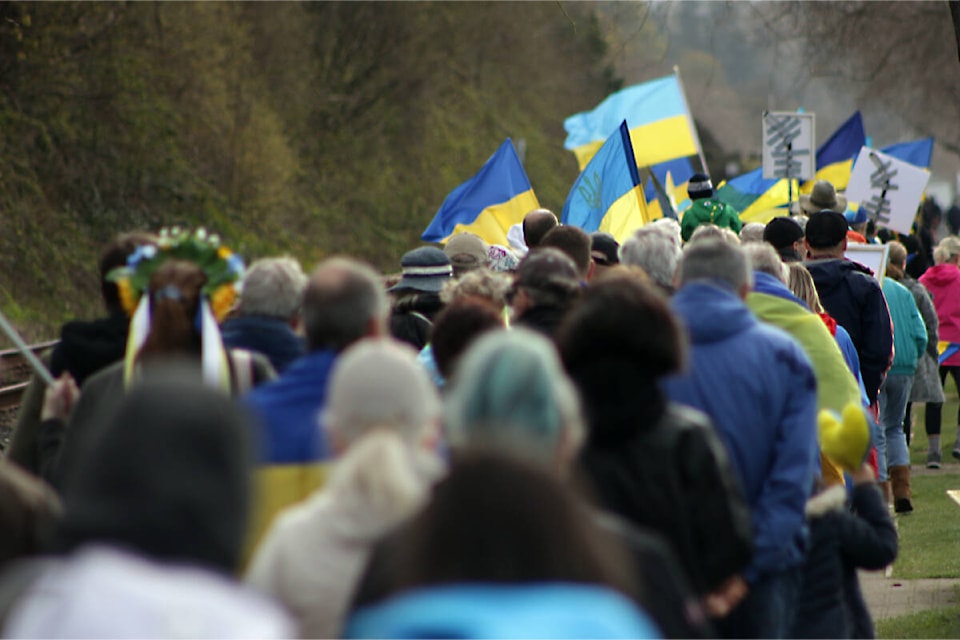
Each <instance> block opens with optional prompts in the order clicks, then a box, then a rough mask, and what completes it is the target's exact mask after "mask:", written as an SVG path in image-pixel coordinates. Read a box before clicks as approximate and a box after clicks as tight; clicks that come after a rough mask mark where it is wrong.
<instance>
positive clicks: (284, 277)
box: [239, 256, 307, 320]
mask: <svg viewBox="0 0 960 640" xmlns="http://www.w3.org/2000/svg"><path fill="white" fill-rule="evenodd" d="M306 286H307V276H306V275H305V274H304V273H303V269H302V268H301V267H300V263H299V262H297V260H296V259H295V258H292V257H290V256H279V257H275V258H261V259H260V260H257V261H255V262H254V263H253V264H252V265H250V268H249V269H248V270H247V273H246V274H245V275H244V277H243V289H242V293H241V294H240V309H239V310H240V314H241V315H244V316H269V317H271V318H282V319H284V320H289V319H290V318H293V317H294V316H296V315H297V314H298V313H299V312H300V306H301V304H302V303H303V290H304V288H305V287H306Z"/></svg>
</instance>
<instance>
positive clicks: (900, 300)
mask: <svg viewBox="0 0 960 640" xmlns="http://www.w3.org/2000/svg"><path fill="white" fill-rule="evenodd" d="M883 296H884V297H885V298H886V299H887V307H888V308H889V309H890V319H891V320H892V321H893V366H892V367H890V375H904V376H912V375H913V374H914V373H916V371H917V360H918V359H919V358H920V356H922V355H923V352H924V350H925V349H926V348H927V326H926V325H925V324H924V323H923V317H922V316H921V315H920V311H919V310H918V309H917V303H916V302H915V301H914V299H913V294H912V293H910V290H909V289H907V288H906V287H905V286H903V285H902V284H900V283H899V282H897V281H896V280H894V279H893V278H884V279H883Z"/></svg>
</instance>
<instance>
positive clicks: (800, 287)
mask: <svg viewBox="0 0 960 640" xmlns="http://www.w3.org/2000/svg"><path fill="white" fill-rule="evenodd" d="M786 266H787V273H788V274H789V277H788V282H787V285H788V286H789V287H790V291H792V292H793V295H795V296H797V297H798V298H800V299H801V300H803V301H804V302H806V303H807V306H808V307H810V311H813V312H814V313H823V305H822V304H820V294H818V293H817V287H816V285H815V284H814V283H813V276H811V275H810V272H809V271H807V268H806V267H805V266H803V263H802V262H788V263H787V265H786Z"/></svg>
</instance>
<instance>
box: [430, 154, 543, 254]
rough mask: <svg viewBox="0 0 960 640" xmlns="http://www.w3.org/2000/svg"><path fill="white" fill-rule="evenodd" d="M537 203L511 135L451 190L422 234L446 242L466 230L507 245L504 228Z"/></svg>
mask: <svg viewBox="0 0 960 640" xmlns="http://www.w3.org/2000/svg"><path fill="white" fill-rule="evenodd" d="M539 208H540V203H539V202H538V201H537V196H536V195H534V193H533V187H531V186H530V180H529V179H527V174H526V172H524V170H523V165H522V164H521V162H520V158H519V156H517V152H516V150H515V149H514V148H513V142H511V140H510V138H507V139H506V140H504V142H503V144H501V145H500V148H499V149H497V151H496V153H494V154H493V155H492V156H490V159H489V160H487V162H486V163H485V164H484V165H483V166H482V167H481V168H480V171H478V172H477V174H476V175H475V176H473V177H472V178H470V179H469V180H467V181H466V182H464V183H463V184H461V185H460V186H459V187H457V188H456V189H454V190H453V191H451V192H450V195H448V196H447V198H446V199H445V200H444V201H443V204H442V205H440V210H439V211H437V214H436V215H435V216H434V217H433V220H432V221H431V222H430V225H429V226H428V227H427V228H426V230H425V231H424V232H423V235H422V236H421V237H422V238H423V239H424V240H425V241H427V242H446V241H447V238H449V237H450V236H452V235H454V234H456V233H460V232H461V231H469V232H470V233H474V234H476V235H478V236H480V237H481V238H483V239H484V240H486V241H487V243H489V244H501V245H507V244H508V242H507V231H509V230H510V227H511V226H513V225H515V224H517V223H519V222H523V217H524V216H525V215H527V214H528V213H529V212H531V211H533V210H534V209H539Z"/></svg>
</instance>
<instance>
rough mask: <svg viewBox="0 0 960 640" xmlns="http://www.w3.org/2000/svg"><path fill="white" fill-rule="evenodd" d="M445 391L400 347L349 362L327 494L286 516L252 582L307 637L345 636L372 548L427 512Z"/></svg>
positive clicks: (347, 357) (342, 366) (362, 348)
mask: <svg viewBox="0 0 960 640" xmlns="http://www.w3.org/2000/svg"><path fill="white" fill-rule="evenodd" d="M438 414H439V401H438V399H437V397H436V392H435V390H434V388H433V386H432V384H431V383H430V381H429V380H428V379H427V378H426V375H425V373H424V372H423V371H422V370H421V369H420V367H419V365H418V364H417V362H416V359H415V357H414V354H413V353H412V352H411V351H410V350H409V349H407V348H406V347H405V346H403V345H400V344H398V343H394V342H393V341H392V340H391V341H388V340H364V341H361V342H360V343H358V344H357V345H355V346H353V347H351V348H350V349H348V350H347V351H346V352H345V353H344V355H343V356H342V357H341V358H340V360H339V361H338V363H337V366H336V368H335V372H334V375H333V379H332V380H331V389H330V401H329V405H328V407H327V409H326V410H325V415H326V419H325V425H326V428H327V430H328V431H329V432H330V434H331V436H332V438H333V439H334V440H335V441H336V442H338V443H339V447H340V448H346V450H345V451H344V452H343V454H342V455H341V456H340V457H339V458H338V459H337V461H336V463H335V464H334V465H333V467H332V470H331V473H330V477H329V479H328V481H327V482H326V484H325V486H324V487H323V488H322V489H320V490H319V491H317V492H315V493H314V494H313V495H312V496H311V497H310V498H308V499H307V500H305V501H304V502H302V503H300V504H297V505H294V506H292V507H290V508H289V509H286V510H284V511H283V512H282V513H281V514H280V515H279V516H278V518H277V520H276V522H275V524H274V525H273V526H272V527H271V529H270V530H269V532H268V533H267V535H266V537H265V539H264V541H263V543H262V544H261V545H260V547H259V549H258V550H257V553H256V555H255V557H254V558H253V561H252V562H251V565H250V568H249V570H248V571H247V576H246V579H247V582H248V583H249V584H251V585H252V586H254V587H256V588H257V589H259V590H261V591H263V592H264V593H266V594H267V595H269V596H271V597H273V598H275V599H276V600H278V601H279V602H280V603H282V604H283V605H284V606H285V607H286V608H287V610H289V611H290V612H291V613H292V614H293V615H294V616H295V617H296V619H297V621H298V623H299V626H300V635H301V637H306V638H331V637H336V635H337V633H338V632H339V630H340V628H341V625H342V622H343V620H342V617H343V614H344V610H345V608H346V605H347V603H348V600H349V598H350V595H351V593H352V591H353V587H354V584H355V583H356V581H357V578H358V576H359V574H360V571H361V570H362V568H363V566H364V564H365V562H366V560H367V555H368V553H369V550H370V548H371V546H372V545H373V544H374V543H375V541H376V540H377V539H379V538H380V537H381V536H382V535H384V534H385V533H386V532H387V531H388V530H390V529H392V528H393V527H395V526H396V525H397V524H398V523H399V522H400V521H401V520H403V519H404V518H406V517H407V516H409V514H410V513H411V512H412V511H414V510H415V509H416V508H418V507H419V506H420V505H421V502H422V501H423V499H424V498H425V496H426V493H427V491H428V489H429V485H430V482H431V481H432V480H433V478H434V477H435V476H436V475H438V474H439V472H440V471H441V465H440V464H439V461H438V460H437V459H436V458H435V457H434V456H432V455H431V454H429V453H428V452H427V451H424V450H422V443H423V442H424V441H427V442H430V441H432V440H433V438H432V437H431V434H430V433H429V432H430V431H431V430H432V429H434V428H435V421H436V420H437V416H438Z"/></svg>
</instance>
